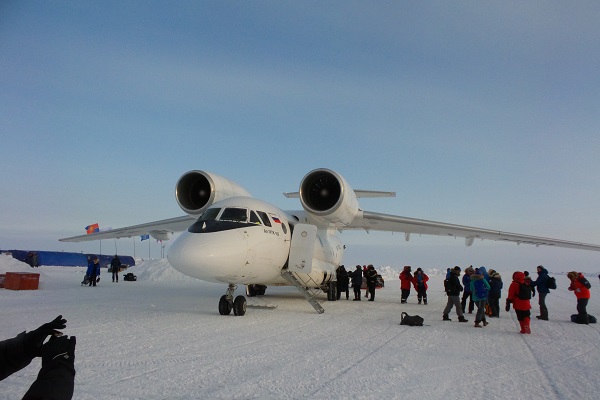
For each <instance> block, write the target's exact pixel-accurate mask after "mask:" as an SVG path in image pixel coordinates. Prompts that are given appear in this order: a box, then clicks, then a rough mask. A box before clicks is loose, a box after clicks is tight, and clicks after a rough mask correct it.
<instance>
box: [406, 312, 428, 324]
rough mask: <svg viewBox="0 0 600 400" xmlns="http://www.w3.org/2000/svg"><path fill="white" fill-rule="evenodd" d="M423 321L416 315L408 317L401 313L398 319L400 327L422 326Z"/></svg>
mask: <svg viewBox="0 0 600 400" xmlns="http://www.w3.org/2000/svg"><path fill="white" fill-rule="evenodd" d="M423 321H424V319H423V318H422V317H420V316H418V315H408V314H407V313H405V312H403V313H402V314H401V317H400V325H408V326H423Z"/></svg>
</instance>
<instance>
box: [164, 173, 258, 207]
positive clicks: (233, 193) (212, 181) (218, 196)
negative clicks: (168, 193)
mask: <svg viewBox="0 0 600 400" xmlns="http://www.w3.org/2000/svg"><path fill="white" fill-rule="evenodd" d="M238 196H251V195H250V193H248V192H247V191H246V189H244V188H243V187H241V186H240V185H238V184H237V183H235V182H232V181H230V180H229V179H226V178H223V177H222V176H219V175H216V174H213V173H211V172H205V171H198V170H194V171H189V172H186V173H185V174H183V175H182V176H181V178H179V180H178V181H177V185H175V198H176V199H177V204H179V207H181V209H182V210H183V211H185V212H186V213H188V214H189V215H191V216H194V217H195V216H199V215H200V214H202V213H203V212H204V211H205V210H206V209H207V208H208V207H210V206H211V204H213V203H215V202H217V201H221V200H223V199H226V198H229V197H238Z"/></svg>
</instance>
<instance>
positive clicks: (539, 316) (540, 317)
mask: <svg viewBox="0 0 600 400" xmlns="http://www.w3.org/2000/svg"><path fill="white" fill-rule="evenodd" d="M536 318H537V319H541V320H542V321H548V317H544V316H542V315H538V316H537V317H536Z"/></svg>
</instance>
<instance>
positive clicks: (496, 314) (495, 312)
mask: <svg viewBox="0 0 600 400" xmlns="http://www.w3.org/2000/svg"><path fill="white" fill-rule="evenodd" d="M490 279H491V280H490V293H489V294H488V303H489V305H490V310H491V313H490V318H500V297H502V287H503V286H504V284H503V283H502V276H500V274H499V273H498V272H496V271H494V270H490Z"/></svg>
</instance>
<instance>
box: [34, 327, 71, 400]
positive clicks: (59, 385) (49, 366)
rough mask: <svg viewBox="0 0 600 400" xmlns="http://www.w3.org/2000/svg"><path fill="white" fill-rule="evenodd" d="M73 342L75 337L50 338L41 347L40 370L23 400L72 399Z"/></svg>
mask: <svg viewBox="0 0 600 400" xmlns="http://www.w3.org/2000/svg"><path fill="white" fill-rule="evenodd" d="M75 341H76V340H75V336H71V337H70V338H69V337H67V336H51V337H50V340H48V341H47V342H46V344H44V345H43V346H42V349H41V353H42V368H41V369H40V372H39V373H38V377H37V379H36V380H35V382H33V384H32V385H31V387H30V388H29V390H28V391H27V393H25V396H24V397H23V400H37V399H71V398H73V390H74V387H75V367H74V362H75Z"/></svg>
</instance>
